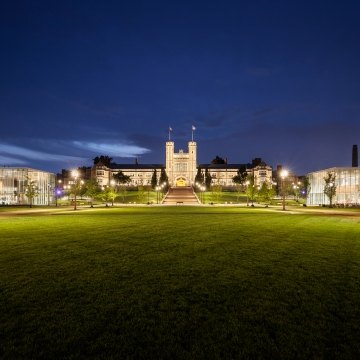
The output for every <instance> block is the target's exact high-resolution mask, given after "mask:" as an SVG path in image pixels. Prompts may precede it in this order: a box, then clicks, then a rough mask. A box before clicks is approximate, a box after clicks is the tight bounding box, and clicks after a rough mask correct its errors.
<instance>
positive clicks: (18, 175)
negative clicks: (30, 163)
mask: <svg viewBox="0 0 360 360" xmlns="http://www.w3.org/2000/svg"><path fill="white" fill-rule="evenodd" d="M28 180H30V181H34V183H35V185H36V186H37V188H38V191H39V194H38V196H36V197H34V199H33V205H51V204H54V203H55V174H53V173H49V172H46V171H41V170H36V169H31V168H18V167H3V168H0V205H27V204H29V199H28V198H27V197H26V195H25V193H26V183H27V181H28Z"/></svg>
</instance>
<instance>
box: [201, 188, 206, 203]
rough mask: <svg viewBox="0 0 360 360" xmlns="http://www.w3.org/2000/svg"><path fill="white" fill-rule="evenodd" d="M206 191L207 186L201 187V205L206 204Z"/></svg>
mask: <svg viewBox="0 0 360 360" xmlns="http://www.w3.org/2000/svg"><path fill="white" fill-rule="evenodd" d="M205 190H206V186H204V185H203V186H201V188H200V194H201V197H202V200H201V203H202V204H204V195H205V193H204V192H205Z"/></svg>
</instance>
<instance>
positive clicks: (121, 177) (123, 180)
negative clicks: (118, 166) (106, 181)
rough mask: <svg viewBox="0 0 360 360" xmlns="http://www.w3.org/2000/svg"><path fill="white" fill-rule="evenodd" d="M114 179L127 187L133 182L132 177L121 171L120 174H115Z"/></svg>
mask: <svg viewBox="0 0 360 360" xmlns="http://www.w3.org/2000/svg"><path fill="white" fill-rule="evenodd" d="M113 178H114V179H115V181H116V182H118V183H119V184H122V185H126V184H128V183H129V182H131V177H130V176H128V175H125V174H124V173H123V172H122V171H121V170H120V171H119V172H118V173H116V174H114V175H113Z"/></svg>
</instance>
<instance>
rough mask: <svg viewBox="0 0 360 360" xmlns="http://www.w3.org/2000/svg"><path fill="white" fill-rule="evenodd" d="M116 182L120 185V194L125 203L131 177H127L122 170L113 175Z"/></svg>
mask: <svg viewBox="0 0 360 360" xmlns="http://www.w3.org/2000/svg"><path fill="white" fill-rule="evenodd" d="M113 178H114V180H115V181H116V182H117V183H118V184H119V185H120V189H119V190H120V194H121V197H122V199H123V202H125V196H126V185H127V184H129V183H130V182H131V177H130V176H128V175H125V174H124V173H123V172H122V171H121V170H120V171H119V172H118V173H116V174H114V175H113Z"/></svg>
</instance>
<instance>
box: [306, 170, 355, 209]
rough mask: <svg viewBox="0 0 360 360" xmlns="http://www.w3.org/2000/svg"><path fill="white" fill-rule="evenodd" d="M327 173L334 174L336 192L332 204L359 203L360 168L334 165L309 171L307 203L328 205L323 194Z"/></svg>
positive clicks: (327, 200) (351, 204)
mask: <svg viewBox="0 0 360 360" xmlns="http://www.w3.org/2000/svg"><path fill="white" fill-rule="evenodd" d="M328 173H333V174H335V186H336V194H335V196H334V198H333V204H334V205H339V206H359V205H360V168H359V167H334V168H330V169H325V170H320V171H315V172H312V173H309V174H308V175H307V176H308V179H309V183H310V190H309V191H308V194H307V201H306V203H307V205H310V206H314V205H329V204H330V201H329V198H328V197H327V196H326V195H325V194H324V187H325V180H324V178H326V177H327V176H328Z"/></svg>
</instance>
